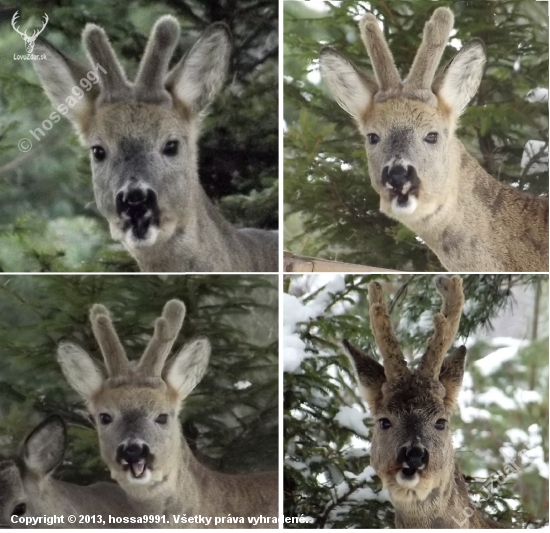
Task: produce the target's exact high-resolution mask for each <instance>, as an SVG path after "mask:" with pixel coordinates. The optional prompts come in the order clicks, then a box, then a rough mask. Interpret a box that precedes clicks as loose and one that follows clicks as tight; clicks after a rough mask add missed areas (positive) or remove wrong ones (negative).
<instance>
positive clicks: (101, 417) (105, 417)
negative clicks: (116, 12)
mask: <svg viewBox="0 0 550 533" xmlns="http://www.w3.org/2000/svg"><path fill="white" fill-rule="evenodd" d="M99 420H100V422H101V423H102V424H104V425H105V426H106V425H107V424H110V423H111V422H112V421H113V417H112V416H111V415H108V414H107V413H100V414H99Z"/></svg>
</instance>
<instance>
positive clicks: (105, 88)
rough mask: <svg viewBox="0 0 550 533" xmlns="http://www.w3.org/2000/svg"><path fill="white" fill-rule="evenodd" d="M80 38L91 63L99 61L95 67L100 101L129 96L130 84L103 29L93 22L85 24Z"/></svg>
mask: <svg viewBox="0 0 550 533" xmlns="http://www.w3.org/2000/svg"><path fill="white" fill-rule="evenodd" d="M82 40H83V42H84V46H85V47H86V51H87V52H88V56H89V58H90V61H91V63H92V65H94V66H95V65H96V64H98V63H99V65H100V66H101V67H102V68H98V69H96V71H97V75H98V77H99V83H100V85H101V89H102V90H101V99H102V101H103V102H115V101H117V100H120V99H123V98H125V97H130V96H131V92H132V91H131V85H130V83H129V82H128V80H127V79H126V74H125V73H124V69H123V68H122V66H121V65H120V63H119V62H118V60H117V58H116V55H115V53H114V51H113V49H112V48H111V45H110V44H109V39H108V38H107V35H106V34H105V32H104V31H103V29H102V28H100V27H99V26H96V25H95V24H86V28H84V32H83V33H82Z"/></svg>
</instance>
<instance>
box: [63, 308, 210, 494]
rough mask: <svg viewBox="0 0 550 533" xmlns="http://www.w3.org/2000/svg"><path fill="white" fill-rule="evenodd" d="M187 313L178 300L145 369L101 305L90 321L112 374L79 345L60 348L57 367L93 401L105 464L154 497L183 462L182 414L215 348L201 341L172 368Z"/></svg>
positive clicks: (160, 323) (159, 325)
mask: <svg viewBox="0 0 550 533" xmlns="http://www.w3.org/2000/svg"><path fill="white" fill-rule="evenodd" d="M184 316H185V307H184V305H183V303H182V302H180V301H179V300H171V301H169V302H168V303H167V304H166V305H165V306H164V310H163V312H162V316H161V317H160V318H158V319H157V320H156V322H155V329H154V333H153V337H152V338H151V341H150V343H149V345H148V346H147V348H146V349H145V351H144V353H143V355H142V357H141V358H140V360H139V361H138V362H134V363H132V362H129V360H128V358H127V356H126V353H125V351H124V348H123V346H122V344H121V342H120V340H119V338H118V335H117V333H116V331H115V328H114V326H113V323H112V321H111V318H110V316H109V313H108V311H107V309H106V308H105V307H103V306H102V305H94V306H93V308H92V310H91V313H90V320H91V323H92V328H93V331H94V335H95V337H96V340H97V342H98V344H99V347H100V349H101V352H102V354H103V358H104V361H105V366H106V368H105V370H103V369H101V368H100V367H99V366H98V365H97V364H96V363H95V362H94V360H93V359H92V358H91V357H90V356H89V355H88V354H87V353H86V352H85V351H84V350H83V349H82V348H80V347H79V346H76V345H74V344H68V343H66V344H61V345H60V347H59V350H58V360H59V363H60V365H61V368H62V370H63V373H64V374H65V376H66V378H67V379H68V381H69V383H70V384H71V385H72V386H73V388H74V389H75V390H76V391H77V392H78V393H79V394H80V395H81V396H82V397H83V398H84V399H85V400H86V402H87V405H88V410H89V412H90V414H91V416H92V419H93V421H94V423H95V425H96V427H97V431H98V435H99V444H100V449H101V455H102V457H103V460H104V461H105V462H106V463H107V465H108V466H109V468H110V470H111V476H112V477H113V478H114V479H116V480H117V481H118V482H119V483H120V484H121V485H123V486H128V485H133V486H135V485H142V486H144V487H145V488H147V490H150V491H153V490H154V487H155V485H156V484H158V483H159V482H161V481H163V480H165V479H166V478H168V477H169V476H171V475H172V474H173V473H174V470H175V469H176V465H178V464H179V463H178V462H181V438H182V436H181V431H180V422H179V419H178V413H179V411H180V409H181V404H182V400H183V399H184V398H186V397H187V396H188V395H189V394H190V393H191V391H192V390H193V389H194V388H195V386H196V385H197V384H198V382H199V381H200V380H201V379H202V377H203V375H204V374H205V372H206V368H207V365H208V358H209V355H210V344H209V342H208V341H207V340H206V339H197V340H195V341H193V342H191V343H189V344H187V345H186V346H184V347H183V349H182V350H181V351H180V352H179V353H178V354H177V355H176V356H175V357H173V358H172V359H171V360H170V361H168V363H166V360H167V358H168V355H169V354H170V351H171V349H172V346H173V345H174V343H175V341H176V339H177V337H178V333H179V331H180V329H181V326H182V324H183V319H184Z"/></svg>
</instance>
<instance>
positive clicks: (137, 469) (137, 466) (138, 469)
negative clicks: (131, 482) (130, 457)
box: [130, 459, 146, 477]
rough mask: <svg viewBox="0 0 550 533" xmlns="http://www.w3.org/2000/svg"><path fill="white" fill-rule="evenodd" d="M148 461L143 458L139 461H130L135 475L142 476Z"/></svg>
mask: <svg viewBox="0 0 550 533" xmlns="http://www.w3.org/2000/svg"><path fill="white" fill-rule="evenodd" d="M145 466H146V463H145V461H144V460H143V459H140V460H139V461H138V462H137V463H130V469H131V470H132V474H133V475H134V477H140V476H141V475H142V474H143V472H144V471H145Z"/></svg>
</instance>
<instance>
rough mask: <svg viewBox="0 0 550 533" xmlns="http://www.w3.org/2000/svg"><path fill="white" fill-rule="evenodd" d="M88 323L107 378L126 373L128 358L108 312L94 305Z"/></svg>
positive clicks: (101, 306)
mask: <svg viewBox="0 0 550 533" xmlns="http://www.w3.org/2000/svg"><path fill="white" fill-rule="evenodd" d="M90 322H91V323H92V330H93V332H94V335H95V338H96V340H97V343H98V344H99V348H100V349H101V353H102V354H103V359H104V360H105V365H106V366H107V373H108V375H109V377H117V376H120V375H122V374H124V373H125V372H127V371H128V368H129V363H128V357H126V352H125V351H124V347H123V346H122V343H121V342H120V339H119V338H118V335H117V333H116V331H115V327H114V326H113V322H112V321H111V317H110V315H109V311H107V309H106V308H105V307H104V306H103V305H100V304H95V305H94V306H93V307H92V309H91V311H90Z"/></svg>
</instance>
